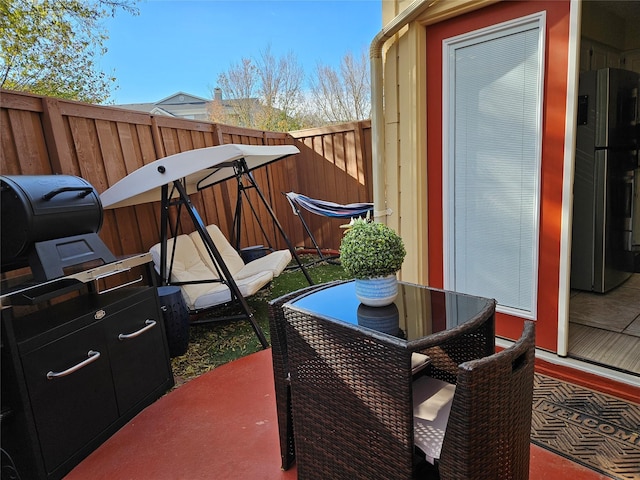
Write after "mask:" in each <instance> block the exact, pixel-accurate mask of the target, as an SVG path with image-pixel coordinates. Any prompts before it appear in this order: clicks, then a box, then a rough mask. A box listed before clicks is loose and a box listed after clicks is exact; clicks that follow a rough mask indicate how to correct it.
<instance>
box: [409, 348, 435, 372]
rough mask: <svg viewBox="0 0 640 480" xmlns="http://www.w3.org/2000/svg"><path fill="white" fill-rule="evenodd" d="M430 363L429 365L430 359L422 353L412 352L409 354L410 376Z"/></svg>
mask: <svg viewBox="0 0 640 480" xmlns="http://www.w3.org/2000/svg"><path fill="white" fill-rule="evenodd" d="M430 363H431V358H429V355H425V354H424V353H418V352H413V353H412V354H411V374H412V375H415V374H416V373H418V372H419V371H420V370H422V369H423V368H425V367H426V366H427V365H429V364H430Z"/></svg>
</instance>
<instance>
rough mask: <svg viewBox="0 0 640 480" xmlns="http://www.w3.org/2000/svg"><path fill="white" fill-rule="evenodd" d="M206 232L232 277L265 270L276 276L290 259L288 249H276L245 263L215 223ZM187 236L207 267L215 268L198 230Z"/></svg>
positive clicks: (251, 274) (249, 274)
mask: <svg viewBox="0 0 640 480" xmlns="http://www.w3.org/2000/svg"><path fill="white" fill-rule="evenodd" d="M207 233H209V236H210V237H211V240H213V243H214V244H215V246H216V248H217V249H218V251H219V252H220V255H221V256H222V259H223V260H224V262H225V264H226V265H227V268H228V269H229V271H230V272H231V275H233V277H234V278H247V277H252V276H254V275H256V274H257V273H262V272H264V271H265V270H269V271H271V272H272V274H273V276H274V277H277V276H278V275H280V273H282V271H283V270H284V269H285V268H286V267H287V265H289V262H290V261H291V252H290V251H289V250H278V251H275V252H271V253H270V254H268V255H265V256H264V257H260V258H257V259H255V260H253V261H251V262H249V263H247V264H246V265H245V263H244V261H243V260H242V257H241V256H240V254H239V253H238V252H237V251H236V249H235V248H233V247H232V246H231V244H230V243H229V241H228V240H227V239H226V237H225V236H224V235H223V234H222V232H221V231H220V229H219V228H218V226H217V225H214V224H211V225H209V226H208V227H207ZM189 236H190V237H191V239H192V240H193V243H194V244H195V246H196V248H197V249H198V252H199V254H200V257H201V258H202V261H203V262H204V263H206V264H207V265H208V266H209V268H211V269H212V270H215V267H214V266H213V262H212V260H211V256H210V255H209V252H208V251H207V248H206V247H205V244H204V242H203V241H202V238H201V237H200V234H199V233H198V232H193V233H191V234H189Z"/></svg>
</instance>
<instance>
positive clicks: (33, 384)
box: [23, 314, 118, 473]
mask: <svg viewBox="0 0 640 480" xmlns="http://www.w3.org/2000/svg"><path fill="white" fill-rule="evenodd" d="M90 315H91V316H93V314H90ZM89 351H93V352H99V353H100V355H99V357H97V358H95V357H93V358H92V359H93V361H88V360H89V355H88V353H89ZM94 355H95V354H94ZM82 362H86V364H85V365H84V366H82V367H81V368H78V369H77V370H76V371H74V372H72V373H69V374H67V375H62V376H59V377H55V378H47V374H48V373H49V372H54V373H60V372H64V371H66V370H69V369H71V368H72V367H74V366H77V365H78V364H81V363H82ZM23 368H24V373H25V378H26V383H27V388H28V390H29V396H30V398H31V406H32V410H33V415H34V417H35V422H36V426H37V430H38V437H39V439H40V447H41V451H42V456H43V460H44V463H45V468H46V470H47V472H49V473H50V472H53V471H54V470H55V469H56V468H57V467H58V466H60V464H61V463H63V462H64V461H65V460H67V459H69V458H70V457H71V456H73V455H74V453H76V452H77V451H78V450H80V449H81V448H82V447H84V446H85V444H87V443H89V441H90V440H92V439H93V438H94V437H95V436H97V435H98V434H99V433H100V432H102V431H103V430H105V429H106V428H107V427H108V426H109V425H110V424H112V423H113V422H114V421H115V420H116V419H117V418H118V408H117V404H116V399H115V394H114V391H113V382H112V381H111V370H110V368H109V358H108V351H107V346H106V342H105V340H104V334H103V331H102V326H101V324H100V322H94V323H91V324H89V325H88V326H86V327H84V328H81V329H79V330H77V331H75V332H73V333H71V334H69V335H66V336H63V337H61V338H59V339H56V340H55V341H52V342H50V343H48V344H45V345H43V346H42V347H40V348H37V349H35V350H33V351H31V352H29V353H27V354H26V355H24V357H23Z"/></svg>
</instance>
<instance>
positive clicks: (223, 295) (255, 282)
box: [193, 271, 273, 309]
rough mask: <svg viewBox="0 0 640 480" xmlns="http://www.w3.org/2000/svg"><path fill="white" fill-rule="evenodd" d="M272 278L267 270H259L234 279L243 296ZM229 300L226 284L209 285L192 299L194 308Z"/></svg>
mask: <svg viewBox="0 0 640 480" xmlns="http://www.w3.org/2000/svg"><path fill="white" fill-rule="evenodd" d="M272 279H273V275H272V274H271V272H269V271H265V272H260V273H257V274H256V275H253V276H251V277H246V278H242V279H235V278H234V280H235V282H236V285H237V286H238V289H239V290H240V293H241V294H242V296H243V297H250V296H251V295H253V294H255V293H256V292H257V291H258V290H260V289H261V288H262V287H264V286H265V285H266V284H267V283H269V282H270V281H271V280H272ZM229 301H231V290H229V287H227V286H226V285H221V284H218V285H216V286H215V287H214V288H211V287H209V290H208V291H207V292H204V293H202V294H201V295H200V296H199V297H198V298H197V299H195V301H194V305H193V306H194V308H195V309H203V308H208V307H211V306H214V305H220V304H222V303H227V302H229Z"/></svg>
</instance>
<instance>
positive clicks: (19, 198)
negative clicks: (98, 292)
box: [0, 175, 150, 305]
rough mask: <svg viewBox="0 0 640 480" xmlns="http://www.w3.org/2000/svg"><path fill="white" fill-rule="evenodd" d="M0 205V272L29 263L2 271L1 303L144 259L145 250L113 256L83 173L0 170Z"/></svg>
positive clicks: (36, 298)
mask: <svg viewBox="0 0 640 480" xmlns="http://www.w3.org/2000/svg"><path fill="white" fill-rule="evenodd" d="M0 208H1V215H0V229H1V230H0V236H1V242H0V264H1V272H2V273H3V274H5V273H8V272H12V271H15V270H18V269H22V268H25V267H30V274H27V275H24V274H22V275H19V276H17V275H16V276H15V278H12V277H13V275H4V276H5V277H11V278H5V280H4V281H3V283H2V291H1V292H0V303H1V304H2V305H7V304H13V305H18V304H20V305H24V304H36V303H38V302H41V301H44V300H49V299H51V298H54V297H55V296H59V295H61V294H63V293H65V292H68V291H72V290H77V289H80V288H81V287H82V286H83V285H85V284H89V283H92V282H94V281H96V280H99V279H101V278H105V277H108V276H112V275H115V274H118V273H123V272H128V271H129V270H131V269H132V268H133V267H136V266H140V265H148V262H150V255H149V254H148V253H144V254H138V255H132V256H128V257H125V258H120V259H116V257H115V256H114V255H113V254H112V253H111V251H110V250H109V249H108V248H107V246H106V245H105V244H104V242H103V241H102V239H101V238H100V237H99V236H98V232H99V231H100V227H101V226H102V220H103V210H102V204H101V202H100V196H99V195H98V192H96V190H95V189H94V188H93V186H91V184H90V183H88V182H87V181H86V180H84V179H83V178H80V177H75V176H72V175H13V176H12V175H0ZM20 273H22V272H20ZM141 279H142V277H141V278H139V279H137V280H134V281H133V282H129V283H125V284H124V285H120V286H119V287H123V286H127V285H130V284H131V283H136V282H138V281H140V280H141Z"/></svg>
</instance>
